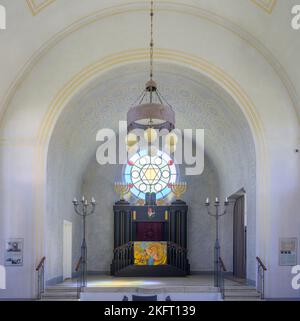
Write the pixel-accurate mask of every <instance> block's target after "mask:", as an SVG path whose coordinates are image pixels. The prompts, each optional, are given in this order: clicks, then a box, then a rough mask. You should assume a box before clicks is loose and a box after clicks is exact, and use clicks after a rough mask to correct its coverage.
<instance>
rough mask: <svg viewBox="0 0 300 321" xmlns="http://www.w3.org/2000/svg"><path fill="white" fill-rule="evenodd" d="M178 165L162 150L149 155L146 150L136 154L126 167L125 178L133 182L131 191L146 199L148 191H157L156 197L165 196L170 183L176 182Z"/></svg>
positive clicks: (168, 191) (128, 182)
mask: <svg viewBox="0 0 300 321" xmlns="http://www.w3.org/2000/svg"><path fill="white" fill-rule="evenodd" d="M176 177H177V172H176V166H175V165H174V162H173V160H172V159H171V158H170V156H169V155H168V154H166V153H163V152H162V151H157V153H156V155H154V156H150V155H148V153H147V151H146V150H143V151H140V152H138V153H136V154H134V155H133V156H132V157H131V158H130V159H129V160H128V163H127V165H126V167H125V171H124V179H125V182H126V183H127V184H131V185H132V188H131V193H132V194H133V195H134V196H136V197H137V198H140V199H145V195H146V193H148V192H150V193H153V192H154V193H156V199H162V198H165V197H166V196H167V195H168V194H169V193H170V192H171V189H170V187H169V186H170V184H172V183H175V182H176Z"/></svg>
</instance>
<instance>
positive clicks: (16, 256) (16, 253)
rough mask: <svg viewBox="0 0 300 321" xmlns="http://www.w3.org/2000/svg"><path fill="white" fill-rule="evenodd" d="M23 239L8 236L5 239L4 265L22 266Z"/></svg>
mask: <svg viewBox="0 0 300 321" xmlns="http://www.w3.org/2000/svg"><path fill="white" fill-rule="evenodd" d="M23 248H24V239H21V238H10V239H7V240H6V241H5V258H4V262H5V266H23Z"/></svg>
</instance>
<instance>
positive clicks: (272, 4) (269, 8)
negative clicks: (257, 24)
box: [251, 0, 277, 14]
mask: <svg viewBox="0 0 300 321" xmlns="http://www.w3.org/2000/svg"><path fill="white" fill-rule="evenodd" d="M251 1H252V2H253V3H254V4H255V5H256V6H257V7H259V8H261V9H263V10H264V11H265V12H267V13H268V14H271V13H272V12H273V10H274V8H275V6H276V4H277V0H269V4H264V2H262V0H251Z"/></svg>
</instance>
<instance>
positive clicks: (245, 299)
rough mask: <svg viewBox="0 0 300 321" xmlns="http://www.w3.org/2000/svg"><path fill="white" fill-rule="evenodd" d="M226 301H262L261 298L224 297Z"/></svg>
mask: <svg viewBox="0 0 300 321" xmlns="http://www.w3.org/2000/svg"><path fill="white" fill-rule="evenodd" d="M224 301H237V302H238V301H261V299H260V298H231V297H230V298H227V297H225V298H224Z"/></svg>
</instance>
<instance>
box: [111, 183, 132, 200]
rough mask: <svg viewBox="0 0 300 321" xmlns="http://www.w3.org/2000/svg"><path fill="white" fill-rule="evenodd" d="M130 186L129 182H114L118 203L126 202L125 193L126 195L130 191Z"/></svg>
mask: <svg viewBox="0 0 300 321" xmlns="http://www.w3.org/2000/svg"><path fill="white" fill-rule="evenodd" d="M132 187H133V186H132V185H131V184H124V183H120V182H117V183H115V192H116V193H117V195H120V200H119V201H118V203H119V202H121V203H124V202H125V203H126V201H125V195H127V194H128V193H129V192H130V189H131V188H132Z"/></svg>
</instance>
